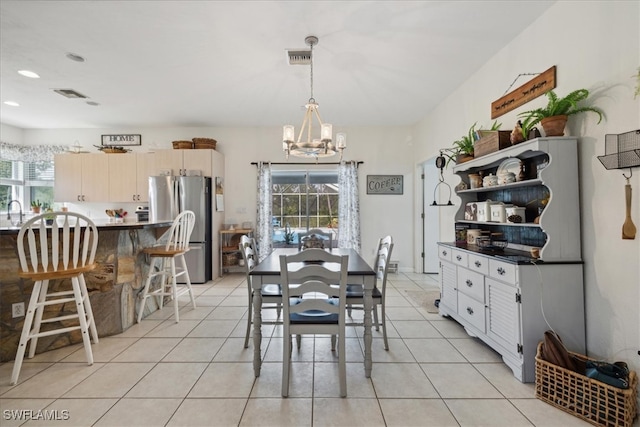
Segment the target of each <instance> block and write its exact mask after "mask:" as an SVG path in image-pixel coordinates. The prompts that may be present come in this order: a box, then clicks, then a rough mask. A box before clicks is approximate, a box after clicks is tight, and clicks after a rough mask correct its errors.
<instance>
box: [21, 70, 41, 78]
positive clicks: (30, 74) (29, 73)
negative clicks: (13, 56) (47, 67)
mask: <svg viewBox="0 0 640 427" xmlns="http://www.w3.org/2000/svg"><path fill="white" fill-rule="evenodd" d="M18 74H20V75H23V76H25V77H29V78H31V79H39V78H40V76H39V75H38V74H37V73H34V72H33V71H29V70H20V71H18Z"/></svg>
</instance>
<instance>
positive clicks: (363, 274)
mask: <svg viewBox="0 0 640 427" xmlns="http://www.w3.org/2000/svg"><path fill="white" fill-rule="evenodd" d="M327 250H328V251H330V252H331V253H332V254H334V255H348V256H349V263H348V267H347V275H348V278H347V281H348V283H349V284H350V285H352V284H353V285H356V284H359V285H362V286H363V289H364V321H363V323H364V333H363V336H364V372H365V376H366V377H367V378H370V377H371V368H372V360H371V341H372V336H371V323H372V322H371V320H372V319H371V310H372V306H373V300H372V291H373V288H374V287H375V285H376V273H375V271H374V270H373V268H371V266H370V265H369V264H368V263H367V262H366V261H365V260H364V259H363V258H362V256H360V254H359V253H358V251H356V250H355V249H351V248H331V249H327ZM298 252H299V250H298V249H297V248H276V249H274V250H273V251H272V252H271V253H269V255H267V256H266V257H265V258H264V259H263V260H261V261H260V262H259V263H258V264H257V265H256V266H255V267H254V268H253V270H251V272H250V273H249V276H250V277H251V287H252V289H253V295H254V296H253V313H254V314H253V343H254V350H253V371H254V374H255V376H256V377H259V376H260V368H261V366H262V357H261V350H260V345H261V342H262V332H261V326H262V296H261V292H260V290H261V288H262V286H263V285H268V284H282V281H281V275H280V255H293V254H296V253H298ZM339 267H340V266H339V265H335V266H333V265H331V263H328V265H327V268H329V269H333V268H334V269H336V270H339Z"/></svg>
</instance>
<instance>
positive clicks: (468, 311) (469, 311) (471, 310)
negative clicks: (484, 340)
mask: <svg viewBox="0 0 640 427" xmlns="http://www.w3.org/2000/svg"><path fill="white" fill-rule="evenodd" d="M467 313H469V314H471V315H473V308H471V307H467Z"/></svg>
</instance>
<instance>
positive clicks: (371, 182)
mask: <svg viewBox="0 0 640 427" xmlns="http://www.w3.org/2000/svg"><path fill="white" fill-rule="evenodd" d="M402 178H403V176H402V175H367V194H402V190H403V182H402Z"/></svg>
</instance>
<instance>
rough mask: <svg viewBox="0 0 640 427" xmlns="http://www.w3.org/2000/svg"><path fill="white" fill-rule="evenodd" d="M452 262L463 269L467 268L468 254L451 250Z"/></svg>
mask: <svg viewBox="0 0 640 427" xmlns="http://www.w3.org/2000/svg"><path fill="white" fill-rule="evenodd" d="M451 261H453V262H454V263H456V264H458V265H461V266H463V267H466V266H467V253H466V252H463V251H459V250H457V249H452V250H451Z"/></svg>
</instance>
